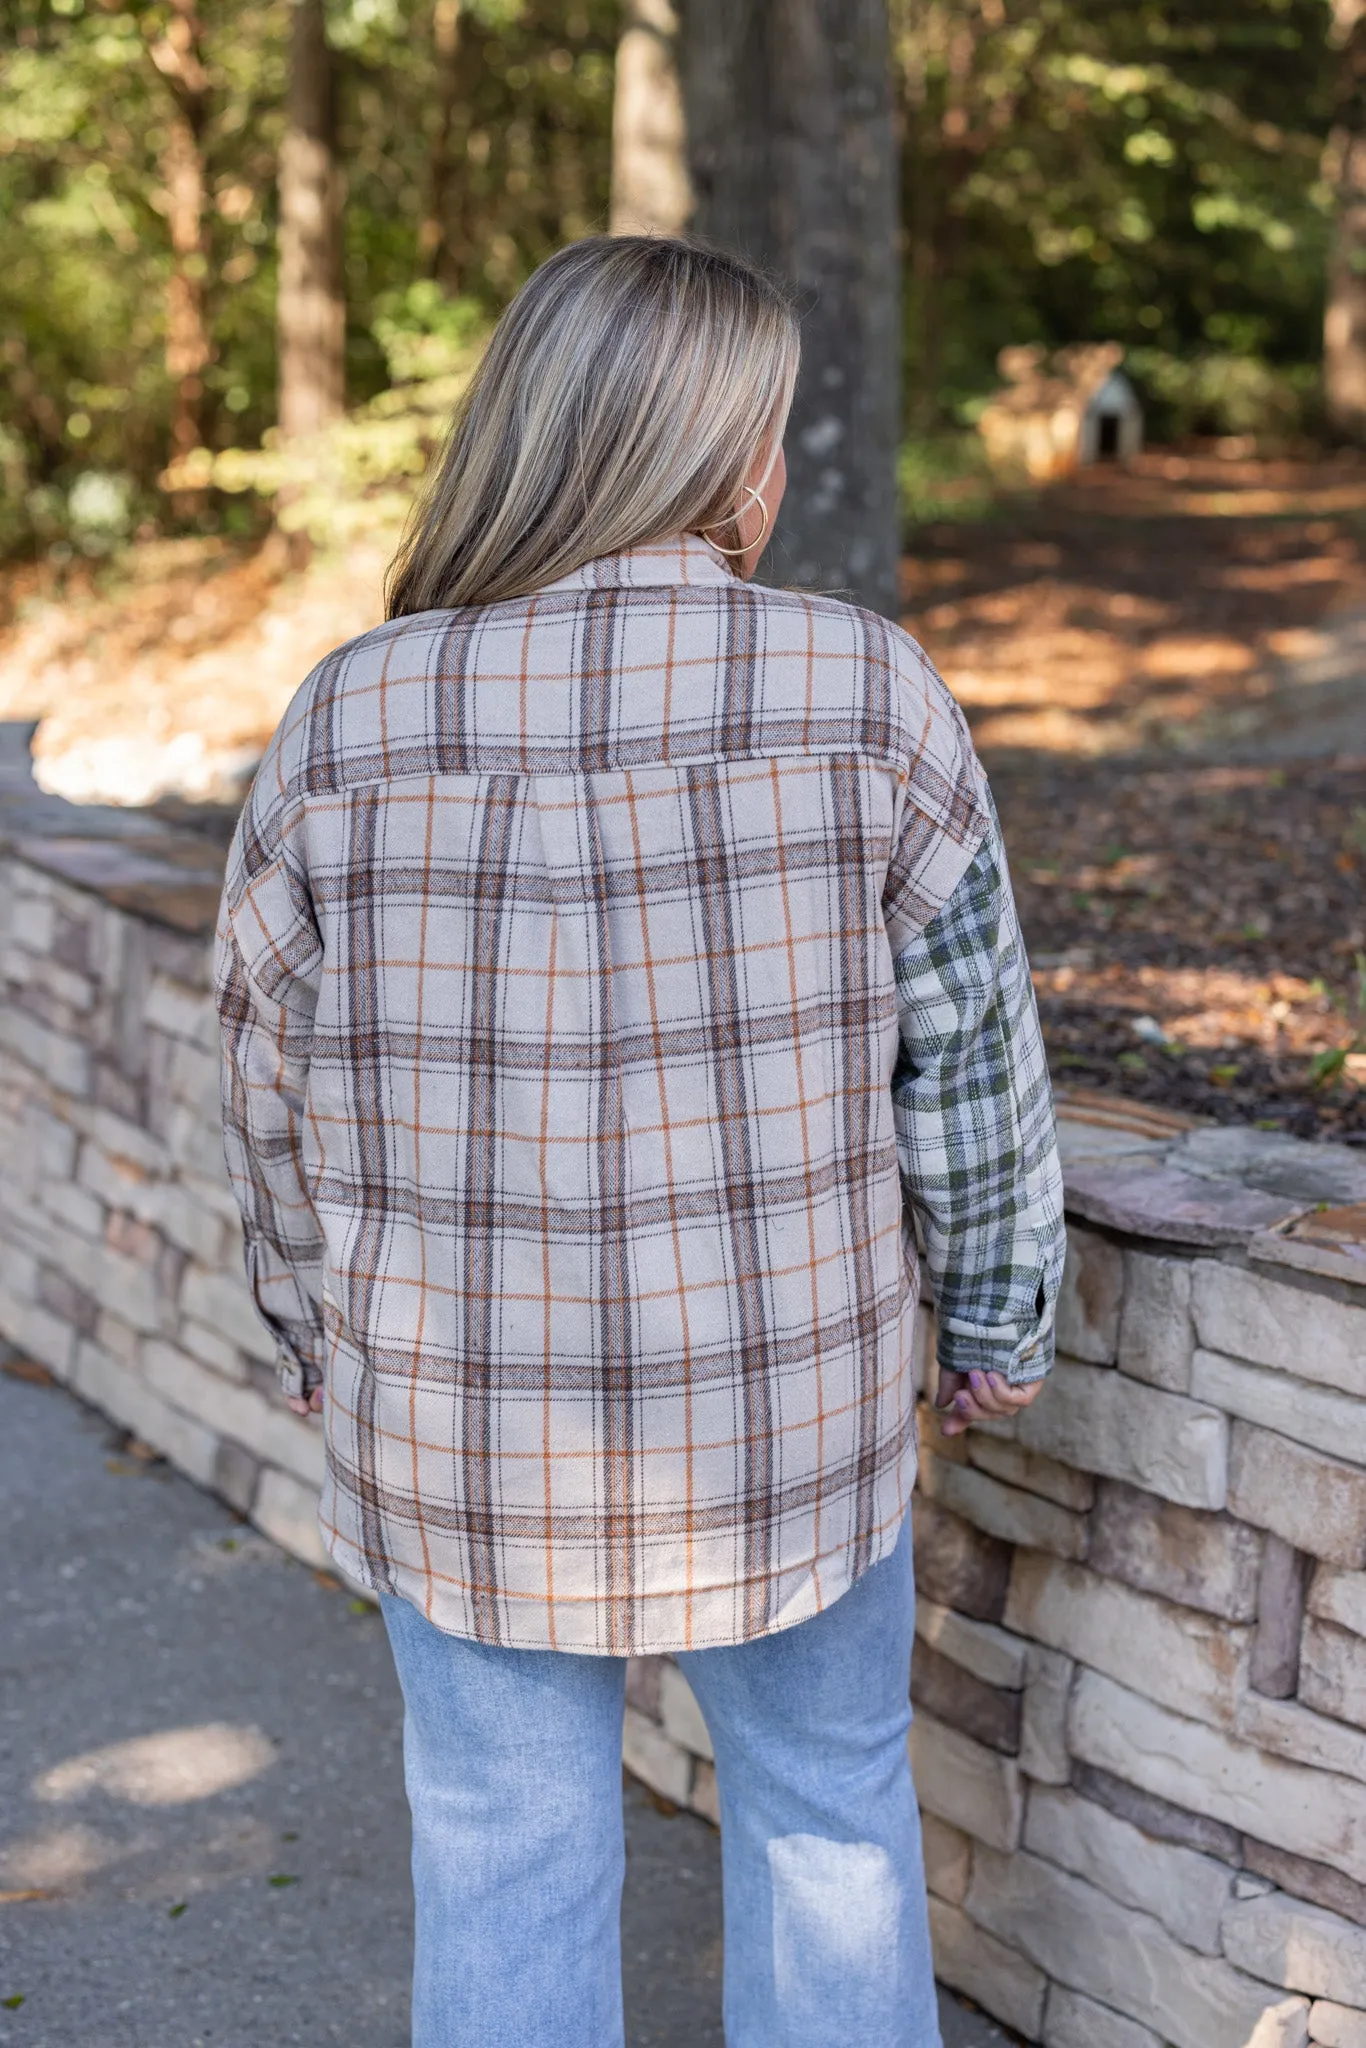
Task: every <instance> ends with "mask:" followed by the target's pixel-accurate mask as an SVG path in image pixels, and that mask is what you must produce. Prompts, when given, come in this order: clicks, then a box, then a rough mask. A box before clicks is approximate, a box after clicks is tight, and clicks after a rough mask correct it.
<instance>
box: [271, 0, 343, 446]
mask: <svg viewBox="0 0 1366 2048" xmlns="http://www.w3.org/2000/svg"><path fill="white" fill-rule="evenodd" d="M292 6H293V30H292V38H291V47H290V70H289V114H288V125H287V127H286V129H285V136H284V141H283V143H282V144H281V148H280V285H279V297H278V301H277V308H276V322H277V328H278V335H279V357H280V393H279V419H280V430H281V432H282V433H283V434H285V435H286V436H287V437H288V436H292V435H295V434H312V433H316V432H317V431H318V429H319V428H320V427H325V426H327V425H328V424H329V423H330V422H331V421H332V420H335V419H336V418H338V417H339V415H340V413H341V411H342V408H343V406H344V404H345V402H346V379H345V370H346V358H345V345H346V298H345V294H344V291H343V288H342V261H341V176H340V172H339V170H338V167H337V158H336V115H335V109H334V93H333V80H332V57H331V52H330V51H329V50H328V47H327V38H326V34H325V32H324V25H323V6H322V0H292Z"/></svg>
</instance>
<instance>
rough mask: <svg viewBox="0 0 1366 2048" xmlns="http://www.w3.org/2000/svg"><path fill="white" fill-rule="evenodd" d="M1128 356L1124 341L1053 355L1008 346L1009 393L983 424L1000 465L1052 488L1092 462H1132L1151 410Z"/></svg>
mask: <svg viewBox="0 0 1366 2048" xmlns="http://www.w3.org/2000/svg"><path fill="white" fill-rule="evenodd" d="M1123 357H1124V351H1123V349H1122V348H1121V347H1120V346H1119V344H1118V343H1117V342H1098V343H1082V344H1080V345H1078V346H1076V347H1074V348H1065V349H1059V350H1058V351H1057V352H1056V353H1055V354H1053V355H1051V356H1050V355H1049V354H1048V352H1047V351H1046V350H1045V349H1043V348H1042V347H1039V346H1031V347H1028V348H1006V349H1002V351H1001V354H1000V356H999V358H998V366H999V368H1000V371H1001V375H1002V377H1003V378H1004V379H1005V383H1006V388H1005V390H1004V391H1002V392H1001V393H1000V394H999V395H998V396H997V397H996V398H994V399H993V400H992V401H991V403H990V404H989V405H988V406H987V407H986V409H985V411H984V412H983V414H982V417H981V420H980V421H979V431H980V432H981V435H982V439H983V441H984V442H985V443H986V449H987V458H988V460H989V461H990V463H991V466H992V468H993V469H994V470H995V471H996V472H997V473H998V474H999V475H1001V476H1003V477H1007V478H1010V477H1015V478H1020V479H1027V480H1028V481H1029V482H1031V483H1048V482H1050V481H1052V480H1053V479H1054V478H1056V477H1063V476H1070V475H1071V474H1072V473H1073V471H1074V470H1077V469H1080V468H1083V467H1085V466H1088V465H1089V464H1092V463H1096V462H1128V461H1130V460H1132V458H1133V457H1134V456H1135V455H1137V454H1138V452H1139V450H1140V449H1141V448H1142V446H1143V408H1142V406H1141V404H1140V403H1139V398H1138V393H1137V392H1136V391H1135V390H1134V387H1133V385H1132V384H1131V383H1130V381H1129V379H1128V378H1127V377H1126V376H1125V375H1124V373H1123V371H1122V370H1121V369H1120V367H1119V366H1120V363H1121V362H1122V361H1123Z"/></svg>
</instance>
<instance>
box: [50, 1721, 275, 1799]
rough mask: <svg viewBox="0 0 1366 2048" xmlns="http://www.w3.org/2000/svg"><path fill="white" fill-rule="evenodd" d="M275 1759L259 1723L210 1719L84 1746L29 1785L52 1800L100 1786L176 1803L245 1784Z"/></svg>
mask: <svg viewBox="0 0 1366 2048" xmlns="http://www.w3.org/2000/svg"><path fill="white" fill-rule="evenodd" d="M274 1761H275V1745H274V1744H273V1743H272V1742H271V1741H270V1740H269V1738H268V1737H267V1736H265V1735H263V1734H262V1732H261V1730H260V1729H259V1728H242V1727H236V1726H234V1725H233V1724H232V1723H231V1722H228V1721H210V1722H208V1723H206V1724H205V1725H204V1726H203V1727H200V1728H167V1729H163V1730H162V1731H161V1732H160V1733H158V1734H156V1735H135V1736H132V1737H130V1738H129V1739H128V1740H127V1741H126V1742H113V1743H110V1744H109V1745H108V1746H107V1747H106V1748H104V1749H92V1750H87V1751H86V1753H85V1754H84V1755H83V1756H76V1757H71V1758H69V1759H68V1761H67V1762H66V1763H61V1764H57V1765H55V1766H54V1768H53V1769H52V1770H50V1771H45V1772H44V1773H43V1775H42V1776H41V1777H40V1778H38V1779H37V1781H36V1782H35V1784H34V1787H33V1789H34V1792H35V1793H36V1795H37V1797H38V1798H39V1799H45V1800H50V1801H51V1802H52V1803H53V1804H55V1805H66V1804H69V1803H70V1802H72V1801H74V1800H77V1799H84V1798H86V1797H87V1796H88V1795H89V1794H90V1793H92V1792H105V1793H108V1794H109V1795H110V1796H111V1797H113V1798H115V1799H123V1800H127V1801H128V1803H129V1804H130V1805H133V1806H181V1805H184V1804H185V1803H186V1802H187V1801H190V1800H195V1799H212V1798H213V1797H214V1796H215V1794H217V1793H219V1792H226V1791H229V1790H231V1789H232V1788H233V1787H235V1786H238V1785H245V1784H248V1783H250V1781H251V1780H252V1779H253V1778H259V1777H260V1775H261V1773H262V1772H263V1771H267V1770H269V1769H270V1767H271V1765H272V1764H273V1763H274Z"/></svg>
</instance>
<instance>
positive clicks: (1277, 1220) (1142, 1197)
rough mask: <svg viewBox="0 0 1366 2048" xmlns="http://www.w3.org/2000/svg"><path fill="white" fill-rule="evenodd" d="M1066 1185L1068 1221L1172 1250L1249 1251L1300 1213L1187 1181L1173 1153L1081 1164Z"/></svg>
mask: <svg viewBox="0 0 1366 2048" xmlns="http://www.w3.org/2000/svg"><path fill="white" fill-rule="evenodd" d="M1175 1156H1176V1157H1180V1153H1179V1152H1178V1153H1177V1154H1176V1155H1175ZM1065 1184H1066V1197H1067V1210H1068V1213H1069V1215H1072V1216H1077V1217H1080V1218H1082V1219H1083V1220H1084V1221H1085V1222H1088V1223H1099V1224H1103V1225H1105V1226H1106V1227H1107V1228H1108V1229H1111V1230H1122V1231H1125V1232H1127V1233H1128V1234H1129V1235H1130V1236H1133V1237H1148V1238H1156V1239H1161V1240H1165V1241H1167V1242H1170V1243H1173V1244H1188V1245H1199V1246H1205V1247H1215V1246H1223V1245H1246V1244H1247V1243H1248V1241H1249V1239H1250V1238H1251V1237H1252V1236H1253V1235H1254V1234H1255V1233H1257V1232H1264V1231H1271V1230H1274V1229H1275V1228H1276V1226H1277V1225H1278V1224H1282V1223H1288V1222H1291V1221H1293V1220H1294V1218H1296V1217H1297V1216H1299V1215H1300V1214H1301V1213H1302V1212H1303V1208H1304V1204H1303V1203H1302V1202H1294V1201H1291V1200H1289V1199H1288V1198H1287V1197H1285V1196H1278V1195H1270V1194H1267V1193H1265V1192H1264V1191H1263V1190H1262V1189H1260V1188H1248V1187H1244V1186H1243V1185H1242V1184H1241V1183H1240V1182H1238V1181H1235V1180H1215V1179H1212V1178H1207V1177H1206V1176H1204V1175H1201V1174H1195V1173H1185V1172H1183V1171H1182V1170H1181V1168H1180V1167H1179V1166H1177V1165H1176V1164H1175V1163H1174V1158H1173V1155H1172V1154H1170V1153H1169V1154H1168V1155H1167V1158H1166V1159H1144V1160H1142V1161H1139V1160H1134V1161H1132V1162H1127V1163H1125V1164H1123V1165H1120V1166H1103V1165H1100V1164H1099V1163H1096V1162H1083V1163H1081V1164H1079V1165H1076V1166H1074V1167H1072V1168H1071V1169H1070V1170H1068V1171H1067V1173H1066V1176H1065Z"/></svg>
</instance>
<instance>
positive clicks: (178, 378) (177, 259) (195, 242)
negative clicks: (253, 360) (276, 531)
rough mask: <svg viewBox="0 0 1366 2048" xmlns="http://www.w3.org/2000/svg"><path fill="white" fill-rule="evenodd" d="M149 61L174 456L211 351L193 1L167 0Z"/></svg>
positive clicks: (196, 433) (204, 111) (192, 415)
mask: <svg viewBox="0 0 1366 2048" xmlns="http://www.w3.org/2000/svg"><path fill="white" fill-rule="evenodd" d="M150 52H151V58H152V62H153V63H154V64H155V65H156V67H157V70H158V71H159V72H160V73H161V75H162V77H163V78H164V79H165V80H166V82H167V84H168V85H169V87H170V89H171V100H172V110H171V117H170V119H169V121H168V122H167V123H166V127H165V141H164V143H163V145H162V150H161V176H162V184H163V188H164V197H163V201H162V203H163V206H164V208H165V213H166V226H167V229H168V231H169V234H170V238H171V272H170V277H169V279H168V282H167V288H166V373H167V375H168V376H169V378H170V379H171V382H172V385H173V386H174V390H175V402H174V410H173V412H172V415H171V455H172V458H173V459H174V458H175V457H176V456H181V455H188V454H189V452H190V450H191V449H192V448H197V447H198V446H199V442H200V436H201V426H202V416H203V405H204V371H205V369H206V367H207V365H208V362H209V359H210V357H211V356H212V353H213V348H212V344H211V342H210V339H209V329H208V322H207V319H206V317H205V304H206V299H207V287H208V274H209V265H208V235H207V232H206V219H205V173H204V130H205V128H206V126H207V124H208V118H209V74H208V72H207V71H206V69H205V67H204V57H203V26H202V24H201V22H200V19H199V14H198V11H197V9H196V6H195V0H171V12H170V16H169V19H168V20H167V22H166V25H165V28H164V30H163V31H162V33H161V34H160V35H158V36H157V37H156V38H155V40H154V41H153V42H152V43H151V45H150Z"/></svg>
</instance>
